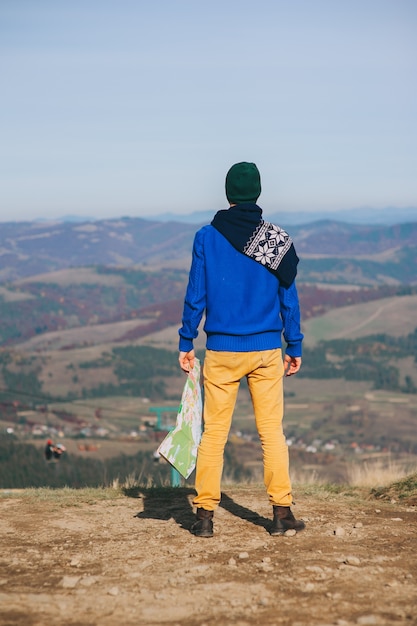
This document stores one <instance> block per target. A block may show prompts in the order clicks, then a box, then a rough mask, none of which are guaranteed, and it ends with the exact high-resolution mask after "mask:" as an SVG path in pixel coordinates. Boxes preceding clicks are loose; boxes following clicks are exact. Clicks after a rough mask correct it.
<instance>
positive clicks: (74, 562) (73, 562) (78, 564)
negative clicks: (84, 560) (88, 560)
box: [70, 558, 81, 567]
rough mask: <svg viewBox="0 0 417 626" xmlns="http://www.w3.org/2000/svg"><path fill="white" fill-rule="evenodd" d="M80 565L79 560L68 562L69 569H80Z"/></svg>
mask: <svg viewBox="0 0 417 626" xmlns="http://www.w3.org/2000/svg"><path fill="white" fill-rule="evenodd" d="M80 565H81V561H80V559H77V558H75V559H72V560H71V562H70V567H80Z"/></svg>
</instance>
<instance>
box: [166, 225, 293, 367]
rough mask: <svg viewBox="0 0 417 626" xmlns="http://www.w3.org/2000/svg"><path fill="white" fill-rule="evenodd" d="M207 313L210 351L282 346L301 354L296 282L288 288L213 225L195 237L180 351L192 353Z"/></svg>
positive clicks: (206, 328) (255, 349)
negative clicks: (283, 343)
mask: <svg viewBox="0 0 417 626" xmlns="http://www.w3.org/2000/svg"><path fill="white" fill-rule="evenodd" d="M204 314H205V322H204V331H205V333H206V335H207V342H206V347H207V348H208V349H209V350H217V351H231V352H252V351H258V350H272V349H274V348H281V347H282V340H281V337H282V335H283V336H284V339H285V342H286V344H287V347H286V353H287V354H289V355H290V356H301V342H302V340H303V335H302V333H301V330H300V309H299V302H298V294H297V289H296V286H295V282H293V283H292V285H290V287H288V288H285V287H283V286H281V285H280V283H279V282H278V279H277V278H276V277H275V276H274V275H272V274H271V273H270V272H269V271H268V270H267V269H266V268H265V267H263V266H262V265H260V264H259V263H257V262H256V261H254V260H253V259H250V258H249V257H247V256H245V255H244V254H242V253H241V252H238V251H237V250H235V248H234V247H233V246H232V245H231V244H230V243H229V242H228V241H227V240H226V238H225V237H224V236H223V235H221V234H220V233H219V232H218V231H217V230H216V229H215V228H214V227H213V226H211V225H208V226H204V227H203V228H201V229H200V230H199V231H198V232H197V233H196V235H195V238H194V245H193V255H192V264H191V270H190V275H189V282H188V287H187V291H186V295H185V302H184V313H183V318H182V327H181V328H180V329H179V331H178V332H179V335H180V340H179V349H180V350H181V351H183V352H189V351H190V350H192V349H193V340H194V339H195V338H196V337H197V335H198V328H199V325H200V322H201V320H202V317H203V315H204Z"/></svg>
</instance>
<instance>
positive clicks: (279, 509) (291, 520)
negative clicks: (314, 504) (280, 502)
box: [269, 505, 306, 535]
mask: <svg viewBox="0 0 417 626" xmlns="http://www.w3.org/2000/svg"><path fill="white" fill-rule="evenodd" d="M273 508H274V519H273V521H272V526H271V530H270V531H269V532H270V534H271V535H283V534H284V533H285V532H286V531H287V530H295V531H297V532H300V530H303V529H304V528H305V526H306V525H305V523H304V522H303V520H296V519H295V517H294V515H293V513H292V511H291V509H290V507H289V506H277V505H274V507H273Z"/></svg>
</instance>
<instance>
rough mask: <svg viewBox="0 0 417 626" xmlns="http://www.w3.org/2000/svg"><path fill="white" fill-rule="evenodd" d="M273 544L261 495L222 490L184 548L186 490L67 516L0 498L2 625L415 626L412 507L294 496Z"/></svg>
mask: <svg viewBox="0 0 417 626" xmlns="http://www.w3.org/2000/svg"><path fill="white" fill-rule="evenodd" d="M296 495H297V505H296V506H295V507H294V509H293V510H294V512H295V514H296V516H297V517H300V518H303V519H304V520H305V521H306V525H307V527H306V530H304V531H303V532H302V533H299V534H297V535H295V536H288V537H287V536H284V537H271V536H270V535H269V533H268V525H269V522H270V515H271V507H270V506H269V504H268V502H267V500H266V497H265V495H264V491H263V489H262V488H261V487H254V486H239V487H235V486H233V487H230V488H229V487H226V486H225V487H224V494H223V500H222V506H221V507H220V508H219V510H218V511H217V512H216V515H215V536H214V537H213V538H210V539H201V538H196V537H194V536H193V535H191V534H190V533H189V530H188V528H189V525H190V523H191V522H192V521H193V519H194V516H193V511H192V504H191V502H192V497H193V490H192V489H187V488H176V489H175V488H167V489H165V490H162V489H154V490H152V489H151V490H143V491H142V492H139V491H135V490H132V491H131V492H130V493H129V494H128V495H120V496H119V497H117V498H115V499H111V500H99V499H94V498H93V499H92V500H91V501H86V500H85V499H83V500H81V501H79V502H77V501H76V499H75V502H71V504H70V505H69V504H68V505H65V504H63V503H62V502H60V501H59V500H58V501H56V502H55V501H54V500H53V499H52V500H51V499H48V498H46V499H43V498H41V497H39V498H36V497H27V496H26V495H25V494H14V493H10V494H8V493H5V492H3V493H2V494H0V542H1V543H0V547H1V551H0V624H1V625H2V626H11V625H13V626H40V625H42V626H43V625H45V624H48V625H52V626H54V625H58V624H59V625H60V626H69V625H71V626H87V625H88V626H91V625H97V626H98V625H100V626H114V625H121V626H125V625H136V626H137V625H149V626H154V625H166V624H171V625H173V626H179V625H181V626H213V625H216V626H222V625H223V624H225V625H226V624H234V625H238V626H249V625H252V624H262V625H265V626H269V625H271V626H272V625H279V626H281V625H282V626H316V625H317V626H327V625H330V624H334V625H338V626H350V625H357V624H359V625H363V626H365V625H368V624H369V625H373V624H375V625H383V624H384V625H388V624H389V625H390V626H391V625H399V624H407V625H410V626H411V625H414V624H417V562H416V549H417V507H415V506H411V505H410V504H408V505H407V504H398V503H396V502H382V501H378V500H370V499H368V498H366V497H361V496H360V495H358V494H356V495H352V494H350V495H346V494H345V495H343V494H342V495H331V494H329V493H325V492H321V493H320V494H319V495H311V494H310V495H308V493H307V492H306V493H303V492H300V493H299V494H296Z"/></svg>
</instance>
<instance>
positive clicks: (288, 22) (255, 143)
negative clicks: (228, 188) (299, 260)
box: [0, 0, 417, 221]
mask: <svg viewBox="0 0 417 626" xmlns="http://www.w3.org/2000/svg"><path fill="white" fill-rule="evenodd" d="M416 27H417V2H415V0H349V1H348V0H292V1H291V2H290V1H289V0H257V2H253V1H251V2H248V1H246V0H211V1H210V2H203V1H202V0H201V1H200V0H152V1H150V0H136V1H129V0H117V2H116V0H114V1H111V2H110V1H107V0H71V2H69V1H68V2H66V1H65V0H61V1H59V0H36V2H34V1H33V0H2V1H1V2H0V78H1V85H2V90H1V91H2V95H1V98H0V137H1V139H0V220H2V221H10V220H21V219H35V218H39V217H44V218H58V217H61V216H63V215H68V214H71V215H80V216H86V217H98V218H103V217H118V216H126V215H130V216H150V215H157V214H158V213H165V212H168V211H173V212H177V213H190V212H193V211H205V210H213V211H215V210H217V209H219V208H224V207H225V206H226V199H225V195H224V177H225V174H226V171H227V169H228V168H229V167H230V166H231V165H232V164H233V163H235V162H237V161H243V160H245V161H254V162H255V163H257V165H258V167H259V169H260V171H261V176H262V184H263V192H262V195H261V197H260V199H259V204H260V205H261V206H262V207H263V208H264V209H268V210H269V211H273V212H274V213H275V212H277V211H279V210H280V209H283V210H286V211H288V210H297V211H298V210H302V211H313V210H329V211H330V210H332V211H334V210H337V211H339V210H340V211H343V210H346V209H351V208H358V207H365V206H366V207H374V208H375V209H377V208H382V207H386V206H397V207H407V206H415V207H417V183H416V171H417V167H416V166H417V147H416V146H417V132H416V125H417V124H416V120H417V110H416V109H417V106H416V91H417V81H416V77H417V67H416V65H417V62H416V61H417V54H416V52H417V43H416V42H417V36H416V33H417V29H416Z"/></svg>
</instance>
